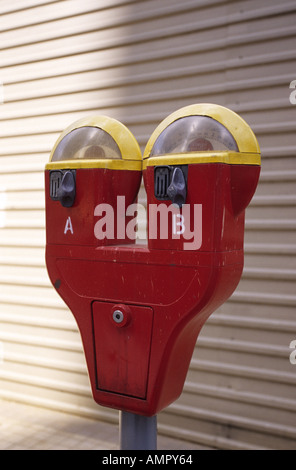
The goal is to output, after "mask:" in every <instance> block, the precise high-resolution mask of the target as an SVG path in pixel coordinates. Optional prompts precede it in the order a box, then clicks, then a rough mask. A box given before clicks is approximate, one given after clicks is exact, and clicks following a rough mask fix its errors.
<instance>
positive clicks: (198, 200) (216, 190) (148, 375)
mask: <svg viewBox="0 0 296 470" xmlns="http://www.w3.org/2000/svg"><path fill="white" fill-rule="evenodd" d="M114 124H115V123H114V120H109V119H108V118H104V119H103V120H102V121H96V122H95V123H94V122H92V123H87V122H85V121H81V122H80V124H79V125H78V127H77V125H75V126H74V130H73V129H72V127H71V128H70V129H68V130H66V131H65V132H64V133H63V134H62V136H61V137H60V138H59V140H58V142H57V144H56V145H55V147H54V149H53V151H52V154H51V161H50V163H49V164H47V166H46V171H45V179H46V232H47V246H46V261H47V269H48V272H49V275H50V278H51V281H52V283H53V285H54V286H55V288H56V290H57V292H58V293H59V295H60V296H61V297H62V298H63V300H64V301H65V302H66V303H67V305H68V306H69V308H70V309H71V311H72V313H73V315H74V317H75V319H76V321H77V324H78V326H79V329H80V333H81V337H82V342H83V346H84V351H85V356H86V362H87V366H88V372H89V377H90V382H91V387H92V393H93V397H94V400H95V401H96V402H97V403H99V404H101V405H103V406H107V407H111V408H115V409H119V410H124V411H127V412H132V413H136V414H140V415H144V416H153V415H155V414H156V413H158V412H159V411H160V410H162V409H163V408H165V407H166V406H168V405H169V404H170V403H172V402H173V401H174V400H176V399H177V398H178V397H179V396H180V394H181V392H182V389H183V385H184V381H185V378H186V374H187V371H188V368H189V364H190V360H191V357H192V353H193V350H194V347H195V343H196V339H197V337H198V335H199V332H200V330H201V328H202V326H203V325H204V323H205V321H206V320H207V318H208V317H209V315H210V314H211V313H212V312H213V311H214V310H216V308H218V307H219V306H220V305H221V304H222V303H223V302H225V301H226V300H227V299H228V297H229V296H230V295H231V294H232V292H233V291H234V289H235V288H236V286H237V284H238V282H239V280H240V277H241V273H242V269H243V257H244V253H243V238H244V215H245V208H246V207H247V205H248V203H249V201H250V200H251V198H252V196H253V193H254V191H255V189H256V185H257V182H258V178H259V172H260V150H259V146H258V143H257V140H256V138H255V136H254V134H253V132H252V131H251V129H250V128H249V126H248V125H247V124H246V123H245V121H243V120H242V119H241V118H240V117H239V116H238V115H237V114H235V113H233V112H232V111H230V110H228V109H226V108H223V107H221V106H216V105H209V104H202V105H194V106H189V107H186V108H183V109H181V110H179V111H177V112H175V113H173V114H172V115H170V116H169V117H168V118H166V119H165V120H164V121H163V122H162V123H161V124H160V125H159V126H158V127H157V128H156V130H155V131H154V132H153V134H152V136H151V138H150V139H149V141H148V143H147V146H146V149H145V151H144V156H143V163H142V162H141V154H140V151H139V147H138V145H137V143H136V141H135V139H134V137H133V136H132V135H131V134H130V132H129V131H128V130H127V129H126V128H125V127H124V126H122V125H120V124H119V123H117V122H116V125H115V128H116V131H114V128H113V125H114ZM84 127H85V128H89V127H90V128H94V129H85V130H84ZM119 130H120V131H119ZM101 131H103V132H101ZM76 132H79V133H80V132H83V135H82V137H83V138H82V139H80V138H79V137H78V134H76ZM97 132H98V133H99V134H100V135H99V134H97V140H95V141H93V140H92V139H95V137H94V136H93V135H92V133H93V134H96V133H97ZM105 133H107V134H108V138H106V140H109V143H108V145H107V144H106V145H105V144H103V142H101V139H103V137H104V139H105V137H106V136H105ZM76 137H77V140H76ZM109 137H111V138H112V139H113V140H112V141H110V139H109ZM81 142H82V143H81ZM104 142H105V140H104ZM111 142H112V144H111ZM114 143H115V145H114ZM93 146H95V147H98V148H96V150H95V149H94V148H93V149H92V147H93ZM89 149H90V150H89ZM118 149H119V151H118ZM102 151H103V152H104V153H103V152H102ZM118 156H119V158H118ZM120 157H121V158H120ZM141 164H143V176H144V183H145V188H146V192H147V218H148V224H147V226H148V227H147V238H148V242H147V244H146V245H141V244H135V243H134V237H132V236H130V232H129V228H130V223H131V222H132V223H134V220H130V219H129V217H131V214H132V211H131V209H130V208H131V207H133V206H134V202H135V200H136V197H137V191H138V188H139V182H140V178H141V174H142V171H141ZM55 172H60V173H55ZM118 196H119V199H118ZM123 196H124V197H125V200H124V205H122V207H123V209H124V210H125V209H126V210H125V212H124V211H123V215H122V214H121V215H120V217H119V215H118V214H119V212H121V211H119V207H118V201H119V202H120V204H121V203H122V201H121V199H120V197H123ZM116 203H117V206H116ZM102 204H103V209H104V210H105V211H106V212H108V207H110V206H111V207H112V211H113V213H114V218H115V219H116V220H117V222H118V221H119V220H121V219H123V221H124V224H123V225H122V224H120V229H119V233H118V230H117V231H116V230H115V231H114V232H113V233H112V230H111V231H110V233H109V232H108V230H105V232H104V231H103V232H104V234H105V235H106V237H100V236H99V235H98V232H99V230H98V228H99V227H100V229H102V228H103V226H104V224H105V225H108V219H107V218H105V219H104V221H103V222H104V223H103V222H102V223H101V220H102V219H101V218H100V217H102V212H103V211H102ZM103 217H104V216H103ZM98 222H99V225H98ZM124 230H125V231H126V233H125V235H124V236H123V234H122V231H124ZM101 231H102V230H101ZM115 232H116V233H115ZM110 234H111V235H112V234H113V235H114V237H112V236H111V237H110ZM109 238H110V239H109Z"/></svg>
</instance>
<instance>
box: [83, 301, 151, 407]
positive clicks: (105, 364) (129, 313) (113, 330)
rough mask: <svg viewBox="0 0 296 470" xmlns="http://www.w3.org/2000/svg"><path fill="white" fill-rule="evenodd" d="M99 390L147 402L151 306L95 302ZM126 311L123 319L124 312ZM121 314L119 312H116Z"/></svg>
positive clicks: (94, 317)
mask: <svg viewBox="0 0 296 470" xmlns="http://www.w3.org/2000/svg"><path fill="white" fill-rule="evenodd" d="M92 308H93V325H94V339H95V354H96V368H97V388H98V389H99V390H104V391H108V392H113V393H120V394H123V395H129V396H132V397H136V398H141V399H145V398H146V390H147V381H148V368H149V357H150V347H151V336H152V322H153V310H152V308H150V307H140V306H135V305H124V306H123V308H120V306H119V307H118V306H117V305H116V304H113V303H109V302H94V303H93V307H92ZM118 311H119V312H120V311H122V312H123V316H122V318H121V315H120V313H118ZM116 312H117V313H116Z"/></svg>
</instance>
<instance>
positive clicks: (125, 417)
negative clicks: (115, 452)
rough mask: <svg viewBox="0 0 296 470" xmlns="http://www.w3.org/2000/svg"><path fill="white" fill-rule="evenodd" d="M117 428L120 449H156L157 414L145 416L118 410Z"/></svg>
mask: <svg viewBox="0 0 296 470" xmlns="http://www.w3.org/2000/svg"><path fill="white" fill-rule="evenodd" d="M119 428H120V430H119V438H120V449H121V450H156V449H157V415H155V416H151V417H147V416H141V415H136V414H134V413H128V412H127V411H120V413H119Z"/></svg>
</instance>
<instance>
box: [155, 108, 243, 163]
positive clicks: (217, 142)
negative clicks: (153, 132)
mask: <svg viewBox="0 0 296 470" xmlns="http://www.w3.org/2000/svg"><path fill="white" fill-rule="evenodd" d="M227 150H230V151H233V152H238V146H237V143H236V141H235V139H234V137H233V136H232V135H231V134H230V132H229V131H228V130H227V129H226V127H225V126H223V124H221V123H220V122H218V121H215V119H212V118H210V117H207V116H186V117H182V118H180V119H177V120H176V121H174V122H173V123H172V124H170V125H169V126H168V127H167V128H166V129H165V130H164V131H162V133H161V134H160V135H159V136H158V138H157V139H156V141H155V143H154V146H153V148H152V150H151V154H150V156H151V157H155V156H158V155H167V154H180V153H181V154H182V153H184V154H185V153H188V152H211V151H222V152H223V151H227Z"/></svg>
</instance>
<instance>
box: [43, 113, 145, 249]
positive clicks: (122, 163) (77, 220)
mask: <svg viewBox="0 0 296 470" xmlns="http://www.w3.org/2000/svg"><path fill="white" fill-rule="evenodd" d="M141 159H142V156H141V151H140V149H139V146H138V143H137V142H136V140H135V138H134V137H133V136H132V134H131V133H130V131H129V130H128V129H127V128H126V127H125V126H123V124H121V123H119V122H118V121H116V120H115V119H111V118H108V117H104V116H98V117H90V118H85V119H81V120H79V121H77V122H75V123H74V124H73V125H71V126H70V127H68V128H67V129H66V130H65V131H64V132H63V133H62V134H61V135H60V137H59V138H58V140H57V142H56V144H55V145H54V148H53V150H52V152H51V155H50V161H49V163H48V164H47V165H46V179H45V188H46V222H47V231H46V236H47V243H48V244H57V245H60V244H62V245H64V244H67V245H68V244H69V245H76V246H77V245H81V246H89V245H90V246H91V245H97V246H98V245H106V244H108V245H114V244H117V243H118V242H120V243H121V244H124V243H129V244H130V243H131V239H130V238H128V237H127V236H126V230H125V227H126V225H127V224H128V221H129V218H128V217H125V218H124V220H123V218H122V217H121V215H120V216H117V208H118V204H117V202H118V198H119V201H120V204H121V205H123V208H122V209H123V210H122V211H121V212H122V214H123V213H125V212H126V208H127V207H128V206H129V205H131V204H133V203H134V202H135V201H136V198H137V194H138V190H139V185H140V182H141V177H142V174H141ZM98 217H100V218H98ZM100 220H101V225H104V224H105V225H106V227H105V230H100V235H99V236H96V232H99V230H98V229H99V228H100ZM94 221H96V222H94ZM95 224H96V225H95ZM117 225H119V227H117ZM90 227H91V230H90Z"/></svg>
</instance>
